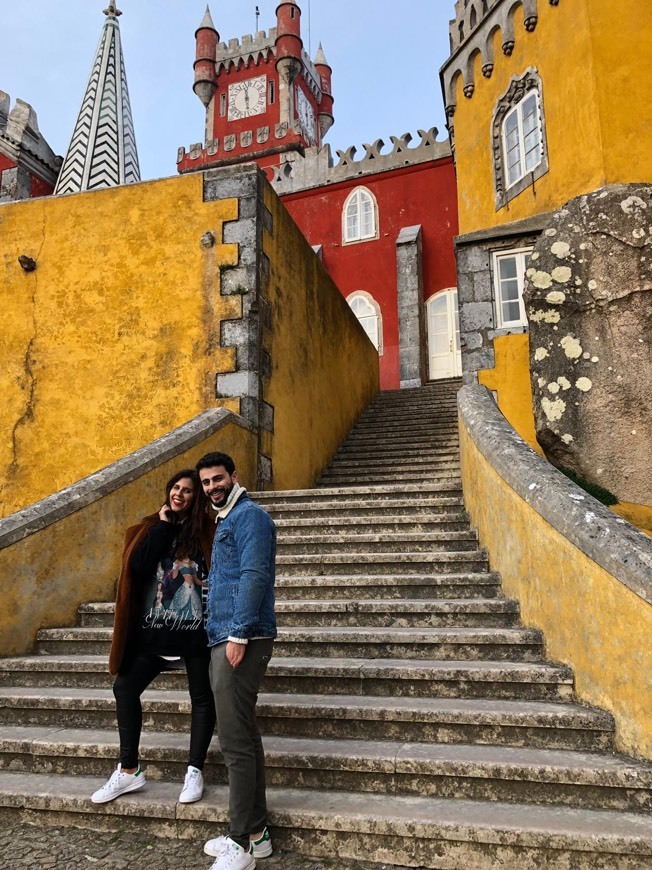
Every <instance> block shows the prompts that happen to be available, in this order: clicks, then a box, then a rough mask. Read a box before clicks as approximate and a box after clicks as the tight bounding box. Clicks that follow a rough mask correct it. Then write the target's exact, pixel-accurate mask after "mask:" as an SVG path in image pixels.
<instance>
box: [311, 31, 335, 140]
mask: <svg viewBox="0 0 652 870" xmlns="http://www.w3.org/2000/svg"><path fill="white" fill-rule="evenodd" d="M315 69H316V70H317V72H318V73H319V78H320V80H321V90H322V98H321V103H320V104H319V132H320V134H321V136H320V140H323V138H324V136H325V135H326V133H328V131H329V130H330V128H331V127H332V126H333V124H334V123H335V118H334V117H333V103H334V102H335V100H334V99H333V93H332V90H331V85H332V81H331V79H332V75H333V70H332V69H331V67H330V66H329V64H328V61H327V60H326V55H325V54H324V49H323V48H322V46H321V42H320V43H319V48H318V49H317V54H316V55H315Z"/></svg>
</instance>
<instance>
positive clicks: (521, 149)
mask: <svg viewBox="0 0 652 870" xmlns="http://www.w3.org/2000/svg"><path fill="white" fill-rule="evenodd" d="M530 97H534V106H535V109H534V111H535V115H536V132H537V150H538V160H537V162H536V163H533V164H532V166H530V167H527V166H526V151H525V130H524V127H523V109H524V108H525V103H526V102H527V101H528V100H529V99H530ZM514 115H515V116H516V122H517V123H516V129H517V132H518V141H517V145H518V157H519V161H520V164H521V172H520V174H519V175H518V176H517V177H516V178H514V179H513V180H512V181H510V180H509V164H508V153H509V152H508V150H507V123H508V121H509V120H510V118H512V117H514ZM502 137H503V159H504V161H505V181H506V184H507V190H509V189H510V188H511V187H513V186H514V185H515V184H518V182H519V181H520V180H521V179H522V178H525V176H526V175H529V174H530V173H531V172H534V170H535V169H536V168H537V166H539V165H540V164H541V162H542V161H543V126H542V124H541V104H540V103H539V94H538V92H537V91H536V90H535V89H533V88H532V89H530V90H529V91H527V93H525V94H523V99H522V100H520V101H519V102H518V103H517V104H516V105H515V106H514V108H513V109H512V110H511V111H510V112H508V113H507V114H506V115H505V118H504V120H503V126H502Z"/></svg>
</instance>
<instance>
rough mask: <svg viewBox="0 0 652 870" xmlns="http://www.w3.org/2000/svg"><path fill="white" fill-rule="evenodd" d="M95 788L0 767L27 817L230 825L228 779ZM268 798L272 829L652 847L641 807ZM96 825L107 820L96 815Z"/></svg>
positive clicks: (271, 790)
mask: <svg viewBox="0 0 652 870" xmlns="http://www.w3.org/2000/svg"><path fill="white" fill-rule="evenodd" d="M53 784H55V787H53ZM97 787H98V780H97V778H96V777H82V776H74V777H72V776H57V777H55V778H53V777H51V776H45V775H40V774H23V773H4V772H0V806H1V807H9V808H14V809H24V810H25V811H26V812H27V813H28V814H29V818H30V821H33V820H34V812H38V811H42V812H48V813H58V812H61V813H64V812H65V813H79V814H83V815H85V816H86V819H85V820H84V824H85V826H91V827H92V822H91V819H92V817H93V816H95V817H101V816H113V817H114V818H115V822H116V826H118V825H119V824H120V819H121V818H124V817H131V818H142V819H145V818H148V819H161V818H162V819H168V820H170V821H176V822H177V823H183V822H186V823H189V824H192V823H194V824H196V823H197V822H205V823H206V824H207V826H210V825H217V824H221V825H222V826H224V825H225V824H226V821H227V817H228V789H227V788H226V787H225V786H208V787H207V788H206V791H205V794H204V798H203V799H202V800H201V801H199V802H198V803H195V804H179V803H178V802H177V797H178V794H179V783H167V782H153V781H150V782H148V783H147V786H146V788H145V789H143V790H142V791H140V792H134V793H133V794H130V795H124V796H122V797H121V798H119V799H118V800H117V801H114V802H113V803H109V804H103V805H99V806H97V805H94V804H92V803H91V802H90V801H89V800H88V795H89V794H91V793H92V791H93V790H94V789H96V788H97ZM267 796H268V805H269V815H268V818H269V823H270V826H271V827H272V836H273V835H274V827H277V828H292V829H297V828H300V829H305V830H314V831H320V832H321V831H332V832H334V833H335V834H337V836H338V837H341V836H342V835H344V834H346V833H352V834H360V835H363V834H364V835H369V836H371V837H377V836H379V835H381V836H382V835H387V836H391V837H400V838H403V839H404V840H406V841H411V840H414V839H416V838H418V839H425V840H444V841H448V842H451V841H459V842H464V843H468V844H470V845H476V844H486V845H487V846H496V845H497V844H499V845H503V846H508V845H511V846H517V847H522V848H528V847H529V848H533V849H536V850H537V851H539V850H543V849H546V848H547V849H555V850H559V851H562V850H567V851H573V852H580V853H582V852H591V853H593V852H595V853H602V854H614V855H622V854H626V855H637V856H647V855H652V821H651V820H650V819H649V818H646V817H645V816H642V815H638V814H635V813H624V812H613V811H609V810H585V809H573V812H572V813H571V812H569V811H568V808H566V807H562V808H560V807H555V806H536V805H532V804H503V803H497V802H490V801H468V800H451V799H444V798H424V797H415V796H396V795H383V794H367V793H365V794H364V796H363V800H361V796H360V794H358V793H355V792H342V791H330V790H328V791H324V790H321V789H320V790H319V791H317V790H313V789H287V788H276V787H272V786H270V787H268V789H267ZM560 810H561V812H560ZM102 822H104V820H102ZM98 827H101V828H105V827H106V825H105V823H101V822H100V821H99V820H98ZM215 833H219V831H216V832H215ZM210 835H211V836H212V835H213V834H210ZM199 848H200V847H198V854H199Z"/></svg>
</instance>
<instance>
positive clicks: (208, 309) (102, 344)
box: [0, 174, 241, 516]
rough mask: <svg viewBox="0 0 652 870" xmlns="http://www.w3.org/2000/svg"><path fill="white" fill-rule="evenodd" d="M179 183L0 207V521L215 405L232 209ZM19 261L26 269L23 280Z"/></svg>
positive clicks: (227, 361) (232, 305) (228, 312)
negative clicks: (30, 266) (225, 233)
mask: <svg viewBox="0 0 652 870" xmlns="http://www.w3.org/2000/svg"><path fill="white" fill-rule="evenodd" d="M202 181H203V179H202V176H201V174H197V175H187V176H181V177H179V178H170V179H164V180H161V181H155V182H151V183H146V184H138V185H129V186H126V187H119V188H112V189H109V190H102V191H97V192H93V193H83V194H78V195H75V196H64V197H49V198H43V199H38V200H32V201H27V202H18V203H10V204H6V205H2V206H0V238H1V239H2V248H1V250H0V310H2V313H3V332H4V334H3V341H2V349H1V350H0V393H1V394H2V397H3V415H2V435H1V437H0V502H1V508H0V511H1V512H0V516H5V515H6V514H9V513H11V512H13V511H15V510H18V509H20V508H22V507H24V506H25V505H27V504H30V503H31V502H33V501H36V500H37V499H39V498H42V497H44V496H46V495H48V494H50V493H52V492H55V491H56V490H58V489H60V488H62V487H64V486H66V485H68V484H70V483H71V482H73V481H75V480H78V479H79V478H81V477H84V476H85V475H87V474H89V473H91V472H93V471H95V470H97V469H98V468H101V467H103V466H105V465H107V464H109V463H110V462H112V461H115V460H117V459H118V458H120V457H122V456H124V455H125V454H127V453H129V452H131V451H133V450H135V449H137V448H138V447H140V446H142V445H143V444H145V443H147V442H149V441H151V440H152V439H154V438H156V437H158V436H160V435H162V434H163V433H165V432H168V431H169V430H170V429H172V428H174V427H176V426H178V425H180V424H182V423H184V422H185V421H186V420H188V419H189V418H191V417H193V416H194V415H195V414H197V413H198V412H199V411H201V410H204V409H205V408H207V407H211V406H213V405H214V404H215V401H214V378H215V372H216V371H220V370H229V369H231V368H232V367H233V360H232V354H233V351H232V350H221V349H220V348H219V347H218V341H219V324H220V320H221V319H222V318H229V317H237V316H238V315H239V313H240V304H241V300H240V299H239V297H228V298H225V297H220V295H219V267H220V265H223V264H232V263H234V262H236V261H237V245H220V244H218V245H216V246H215V247H214V248H208V249H205V248H203V247H202V246H201V244H200V238H201V236H202V235H203V234H204V233H205V232H206V231H207V230H210V231H211V232H212V233H213V234H214V236H215V238H216V239H217V240H218V242H219V241H220V240H221V239H222V223H223V221H224V220H229V219H234V218H235V217H237V207H238V203H237V200H224V201H221V202H217V203H204V202H203V201H202ZM21 254H25V255H27V256H30V257H32V258H33V259H35V260H36V262H37V268H36V270H35V271H34V272H31V273H26V272H24V271H23V270H22V269H21V268H20V266H19V264H18V262H17V258H18V256H19V255H21Z"/></svg>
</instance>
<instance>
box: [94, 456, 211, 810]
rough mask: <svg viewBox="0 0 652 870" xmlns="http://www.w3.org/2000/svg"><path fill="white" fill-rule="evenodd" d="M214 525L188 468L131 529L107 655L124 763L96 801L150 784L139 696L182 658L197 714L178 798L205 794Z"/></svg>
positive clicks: (185, 800)
mask: <svg viewBox="0 0 652 870" xmlns="http://www.w3.org/2000/svg"><path fill="white" fill-rule="evenodd" d="M214 531H215V526H214V524H213V523H212V522H211V521H210V518H209V517H208V515H207V514H206V512H205V511H204V510H203V506H202V500H201V499H200V497H199V478H198V476H197V473H196V472H195V471H194V469H187V468H186V469H183V470H182V471H179V472H177V474H175V475H174V477H173V478H172V479H171V480H170V481H168V484H167V486H166V487H165V504H164V505H163V506H162V507H161V509H160V510H159V512H158V513H157V514H152V515H151V516H148V517H145V518H144V519H143V520H141V521H140V523H138V525H135V526H132V527H131V528H130V529H128V530H127V534H126V536H125V549H124V553H123V557H122V570H121V573H120V579H119V581H118V594H117V598H116V606H115V620H114V629H113V640H112V643H111V653H110V656H109V672H110V673H111V674H112V676H116V675H117V676H116V680H115V683H114V685H113V694H114V695H115V700H116V714H117V718H118V732H119V735H120V763H119V764H118V768H117V770H115V771H114V773H113V774H112V776H111V777H110V779H109V780H108V782H107V783H106V784H105V785H103V786H102V788H100V789H99V790H98V791H96V792H95V794H93V796H92V797H91V800H92V801H93V803H97V804H101V803H107V802H108V801H111V800H114V799H115V798H117V797H119V796H120V795H121V794H125V792H130V791H137V790H138V789H140V788H142V787H143V786H144V785H145V774H144V772H143V771H142V770H141V768H140V765H139V763H138V747H139V743H140V732H141V728H142V718H143V716H142V707H141V703H140V696H141V695H142V693H143V692H144V691H145V689H146V688H147V686H149V684H150V683H151V682H152V680H153V679H154V678H155V677H157V676H158V675H159V674H160V673H161V671H165V670H170V669H171V668H172V667H174V662H175V661H178V660H179V659H181V658H183V660H184V662H185V666H186V673H187V675H188V689H189V692H190V699H191V702H192V717H191V726H190V753H189V759H188V760H189V766H188V772H187V774H186V778H185V782H184V786H183V789H182V791H181V795H180V797H179V801H180V802H181V803H192V802H194V801H198V800H199V799H200V798H201V796H202V794H203V790H204V780H203V776H202V769H203V766H204V761H205V760H206V753H207V752H208V746H209V744H210V742H211V737H212V736H213V730H214V728H215V706H214V701H213V693H212V690H211V686H210V682H209V679H208V665H209V662H210V651H209V649H208V645H207V639H206V632H205V630H204V619H203V609H202V594H201V588H202V583H203V581H204V580H205V578H206V577H207V575H208V568H209V563H210V555H211V547H212V538H213V534H214ZM181 602H183V606H182V607H179V604H180V603H181Z"/></svg>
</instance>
